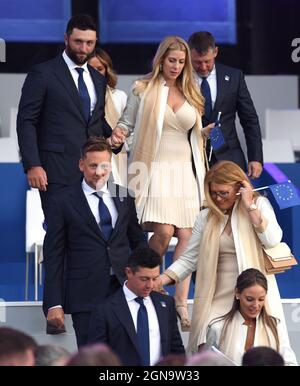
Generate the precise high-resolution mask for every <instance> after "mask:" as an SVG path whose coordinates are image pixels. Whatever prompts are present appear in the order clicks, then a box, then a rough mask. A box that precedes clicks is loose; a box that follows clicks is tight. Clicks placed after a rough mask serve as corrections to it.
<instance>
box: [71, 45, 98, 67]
mask: <svg viewBox="0 0 300 386" xmlns="http://www.w3.org/2000/svg"><path fill="white" fill-rule="evenodd" d="M93 52H94V50H93V51H92V52H91V53H89V54H78V52H76V51H74V50H73V49H72V48H71V47H70V46H69V44H68V45H67V46H66V53H67V55H68V57H69V58H70V59H71V60H72V61H73V62H74V63H75V64H77V65H78V66H82V65H83V64H85V63H86V62H87V61H88V60H89V59H90V58H91V57H92V56H93V55H94V54H93ZM79 55H80V56H83V55H85V56H84V57H83V58H80V57H79Z"/></svg>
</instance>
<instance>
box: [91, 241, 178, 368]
mask: <svg viewBox="0 0 300 386" xmlns="http://www.w3.org/2000/svg"><path fill="white" fill-rule="evenodd" d="M160 265H161V257H160V256H159V255H158V254H157V253H156V252H155V251H154V250H152V249H150V248H145V247H144V248H138V249H136V250H135V251H134V252H133V253H132V254H131V256H130V257H129V260H128V266H127V267H126V270H125V272H126V276H127V281H126V282H125V284H124V285H123V288H120V289H119V290H118V291H117V292H116V293H115V294H114V295H112V296H111V297H109V298H108V299H107V300H106V301H105V303H104V304H102V305H101V306H98V307H97V308H96V309H95V311H94V312H93V314H92V318H91V323H90V332H89V342H104V343H106V344H108V345H109V346H110V347H111V348H112V349H113V350H114V352H115V353H116V354H118V356H119V357H120V359H121V361H122V363H123V365H125V366H139V365H154V364H155V363H156V362H157V361H158V360H159V359H160V358H161V356H166V355H168V354H171V353H174V354H183V353H184V352H185V351H184V347H183V344H182V339H181V336H180V333H179V330H178V326H177V319H176V311H175V304H174V299H173V297H170V296H166V295H162V294H160V293H158V292H155V291H152V290H153V288H154V284H155V282H156V280H157V278H158V277H159V269H160ZM141 300H142V304H141V303H140V302H141ZM141 307H145V308H146V318H147V321H146V324H147V327H148V329H146V330H144V332H143V337H142V338H144V339H143V340H142V342H141V341H140V338H139V318H140V315H139V314H140V312H141V310H140V308H141ZM143 345H144V346H146V347H144V346H143Z"/></svg>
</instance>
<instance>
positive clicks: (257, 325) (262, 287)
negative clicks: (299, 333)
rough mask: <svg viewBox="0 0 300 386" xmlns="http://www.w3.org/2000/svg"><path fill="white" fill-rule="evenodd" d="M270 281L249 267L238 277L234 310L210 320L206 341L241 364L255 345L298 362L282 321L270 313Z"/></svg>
mask: <svg viewBox="0 0 300 386" xmlns="http://www.w3.org/2000/svg"><path fill="white" fill-rule="evenodd" d="M267 292H268V281H267V279H266V277H265V275H264V274H263V273H262V272H260V271H259V270H257V269H254V268H249V269H246V270H245V271H243V272H242V273H241V274H240V275H239V276H238V278H237V282H236V287H235V296H234V300H233V304H232V307H231V310H230V311H229V312H228V313H227V314H226V315H224V316H222V317H219V318H216V319H214V320H212V321H211V322H210V323H209V326H208V331H207V335H206V343H207V344H208V345H209V346H215V347H216V348H218V349H219V350H220V351H221V352H222V353H223V354H225V355H226V356H227V357H228V358H230V359H231V360H232V361H234V362H235V363H236V364H238V365H240V364H241V363H242V359H243V355H244V353H245V352H246V351H247V350H249V349H250V348H252V347H257V346H265V347H270V348H272V349H274V350H276V351H277V352H279V353H280V354H281V356H282V357H283V359H284V362H285V365H295V366H297V360H296V357H295V354H294V352H293V350H292V348H291V347H290V344H289V341H288V340H287V339H286V337H287V333H286V331H284V329H285V326H284V325H283V324H282V323H281V321H280V320H279V319H277V318H275V317H273V316H272V315H269V314H268V312H267V310H266V307H265V300H266V296H267Z"/></svg>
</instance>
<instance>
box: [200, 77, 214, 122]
mask: <svg viewBox="0 0 300 386" xmlns="http://www.w3.org/2000/svg"><path fill="white" fill-rule="evenodd" d="M201 93H202V95H203V96H204V98H205V105H204V106H205V110H204V115H205V118H206V121H207V122H209V120H210V116H211V113H212V101H211V93H210V87H209V83H208V81H207V78H202V83H201ZM203 125H204V123H203ZM206 125H207V123H206V124H205V126H206Z"/></svg>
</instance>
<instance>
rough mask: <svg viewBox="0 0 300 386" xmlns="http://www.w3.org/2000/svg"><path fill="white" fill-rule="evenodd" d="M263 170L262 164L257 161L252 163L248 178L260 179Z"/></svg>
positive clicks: (249, 166) (249, 167) (249, 164)
mask: <svg viewBox="0 0 300 386" xmlns="http://www.w3.org/2000/svg"><path fill="white" fill-rule="evenodd" d="M262 170H263V168H262V164H261V163H260V162H257V161H251V162H249V163H248V177H250V178H253V179H254V178H259V177H260V175H261V172H262Z"/></svg>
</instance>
